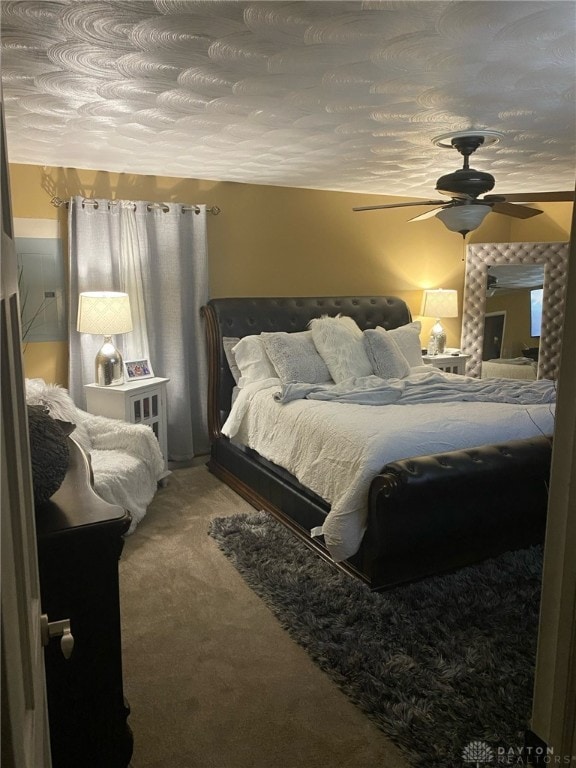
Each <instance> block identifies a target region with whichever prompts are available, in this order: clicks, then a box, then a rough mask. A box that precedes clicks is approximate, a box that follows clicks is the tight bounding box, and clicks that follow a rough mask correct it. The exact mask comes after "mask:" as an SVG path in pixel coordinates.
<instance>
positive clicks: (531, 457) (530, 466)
mask: <svg viewBox="0 0 576 768" xmlns="http://www.w3.org/2000/svg"><path fill="white" fill-rule="evenodd" d="M551 455H552V440H551V438H549V437H544V436H541V437H534V438H527V439H523V440H511V441H509V442H507V443H503V444H499V445H483V446H479V447H477V448H470V449H465V450H459V451H450V452H447V453H440V454H432V455H428V456H419V457H416V458H410V459H403V460H401V461H394V462H391V463H389V464H387V465H386V466H385V467H384V468H383V470H382V471H381V472H380V473H379V474H378V475H377V476H376V477H375V479H374V480H373V481H372V485H371V488H370V494H369V510H368V530H367V532H366V535H365V537H364V541H363V543H362V547H361V549H360V551H359V552H358V554H357V555H355V556H354V557H353V558H352V559H351V560H349V561H347V562H345V563H342V564H339V567H341V568H343V569H344V570H346V571H348V572H349V573H352V574H353V575H354V576H356V577H360V578H362V579H363V580H364V581H366V582H367V583H368V584H369V585H370V587H371V588H372V589H375V590H382V589H387V588H390V587H393V586H396V585H398V584H403V583H406V582H410V581H415V580H417V579H421V578H425V577H427V576H431V575H434V574H438V573H444V572H447V571H450V570H454V569H456V568H461V567H462V566H465V565H471V564H473V563H477V562H480V561H481V560H484V559H486V558H488V557H495V556H496V555H499V554H502V553H503V552H507V551H509V550H513V549H521V548H524V547H528V546H531V545H533V544H538V543H540V542H542V541H543V540H544V531H545V526H546V508H547V501H548V479H549V474H550V460H551ZM209 468H210V471H211V472H213V473H214V474H215V475H217V476H218V477H219V478H220V479H222V480H223V481H224V482H226V483H227V484H228V485H230V487H232V488H233V489H234V490H235V491H236V492H237V493H239V494H240V495H241V496H243V497H244V498H245V499H246V500H247V501H248V502H249V503H251V504H252V505H253V506H254V507H256V508H258V509H265V510H268V511H269V512H271V513H272V514H274V515H275V516H276V517H278V518H279V519H280V520H281V521H282V522H283V523H284V524H285V525H288V527H290V528H291V529H292V530H293V531H294V533H295V534H296V535H298V536H299V537H300V538H301V539H302V540H303V541H304V542H305V543H306V545H307V546H309V547H311V548H312V549H314V550H315V551H316V552H317V553H318V554H319V555H321V556H322V557H324V558H325V559H327V560H331V558H330V556H329V554H328V552H327V550H326V549H325V547H324V546H323V545H322V542H321V540H318V539H312V538H311V537H310V534H309V531H310V529H311V528H313V527H315V526H319V525H322V523H323V521H324V518H325V517H326V515H327V514H328V511H329V509H330V507H329V505H328V504H327V503H326V502H325V501H323V500H322V499H321V498H320V497H319V496H317V495H316V494H313V493H312V492H311V491H309V490H308V489H307V488H305V487H304V486H302V485H301V484H300V483H298V481H297V480H296V479H295V478H294V477H293V475H291V474H290V473H288V472H286V470H283V469H282V468H281V467H278V466H276V465H275V464H273V463H272V462H270V461H267V460H266V459H263V458H262V457H261V456H259V455H258V454H257V453H256V452H255V451H252V450H250V449H249V448H246V447H245V446H237V445H234V444H233V443H231V442H230V441H229V440H228V439H227V438H223V437H221V438H219V439H218V440H216V441H215V442H214V443H213V444H212V456H211V459H210V462H209Z"/></svg>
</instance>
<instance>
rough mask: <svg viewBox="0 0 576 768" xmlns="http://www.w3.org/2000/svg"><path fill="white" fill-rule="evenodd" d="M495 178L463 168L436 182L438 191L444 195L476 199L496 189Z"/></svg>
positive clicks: (483, 172) (482, 172)
mask: <svg viewBox="0 0 576 768" xmlns="http://www.w3.org/2000/svg"><path fill="white" fill-rule="evenodd" d="M495 183H496V182H495V179H494V176H492V175H491V174H489V173H486V172H485V171H476V170H474V168H461V169H460V170H458V171H454V172H453V173H447V174H446V175H445V176H441V177H440V178H439V179H438V181H437V182H436V189H437V190H438V192H440V194H442V195H450V196H451V197H464V198H466V197H467V198H472V199H476V198H477V197H478V195H483V194H484V193H485V192H489V191H490V190H491V189H493V188H494V184H495Z"/></svg>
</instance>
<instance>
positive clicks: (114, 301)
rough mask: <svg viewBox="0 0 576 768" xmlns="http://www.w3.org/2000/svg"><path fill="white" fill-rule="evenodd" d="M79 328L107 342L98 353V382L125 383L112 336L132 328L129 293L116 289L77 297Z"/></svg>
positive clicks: (96, 366) (96, 365) (96, 364)
mask: <svg viewBox="0 0 576 768" xmlns="http://www.w3.org/2000/svg"><path fill="white" fill-rule="evenodd" d="M76 328H77V330H78V331H79V332H80V333H92V334H101V335H102V336H104V343H103V344H102V346H101V347H100V349H99V350H98V354H97V355H96V361H95V374H96V384H98V385H99V386H101V387H108V386H114V385H117V384H122V383H123V382H124V371H123V369H122V355H121V354H120V352H119V351H118V350H117V349H116V347H115V346H114V343H113V341H112V336H113V335H114V334H117V333H128V332H129V331H131V330H132V315H131V313H130V299H129V298H128V294H127V293H117V292H114V291H88V292H86V293H81V294H80V297H79V300H78V321H77V324H76Z"/></svg>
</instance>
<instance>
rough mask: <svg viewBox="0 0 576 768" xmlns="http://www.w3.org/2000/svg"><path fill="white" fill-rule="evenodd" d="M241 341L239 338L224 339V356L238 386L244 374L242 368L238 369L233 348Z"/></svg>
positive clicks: (228, 337)
mask: <svg viewBox="0 0 576 768" xmlns="http://www.w3.org/2000/svg"><path fill="white" fill-rule="evenodd" d="M239 341H240V339H239V338H238V336H223V337H222V346H223V347H224V355H225V356H226V360H227V361H228V367H229V368H230V370H231V372H232V376H234V381H235V382H236V384H238V382H239V381H240V376H241V375H242V374H241V373H240V368H238V364H237V362H236V358H235V357H234V352H232V347H235V346H236V344H238V342H239Z"/></svg>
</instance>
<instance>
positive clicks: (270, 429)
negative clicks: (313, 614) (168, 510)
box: [222, 369, 554, 562]
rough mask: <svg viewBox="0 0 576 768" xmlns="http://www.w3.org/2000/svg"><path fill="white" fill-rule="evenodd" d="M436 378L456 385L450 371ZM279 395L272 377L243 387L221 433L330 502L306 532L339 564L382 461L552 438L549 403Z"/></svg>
mask: <svg viewBox="0 0 576 768" xmlns="http://www.w3.org/2000/svg"><path fill="white" fill-rule="evenodd" d="M428 371H429V369H428ZM441 376H442V377H444V378H453V379H456V380H459V381H460V382H462V377H460V376H456V375H455V374H448V373H442V374H441ZM408 380H409V382H417V381H419V380H427V381H428V382H429V381H430V374H429V372H427V373H413V374H411V376H410V377H408ZM404 381H407V380H404ZM526 383H527V382H518V383H517V386H520V387H521V386H523V385H524V384H526ZM281 391H282V388H281V385H280V381H279V380H278V379H266V380H264V381H260V382H258V383H256V384H251V385H249V386H247V387H245V388H242V389H241V390H240V392H239V395H238V397H237V398H236V401H235V403H234V406H233V408H232V411H231V413H230V416H229V418H228V419H227V421H226V423H225V424H224V427H223V430H222V431H223V433H224V434H225V435H227V436H228V437H230V438H232V439H234V440H236V441H238V442H240V443H243V444H245V445H249V446H250V447H251V448H253V449H254V450H256V451H258V453H260V455H262V456H264V457H265V458H267V459H269V460H270V461H273V462H274V463H276V464H278V465H280V466H282V467H284V468H285V469H287V470H288V471H289V472H291V473H292V474H294V475H295V476H296V477H297V478H298V480H299V481H300V482H301V483H303V484H304V485H305V486H306V487H308V488H310V489H311V490H312V491H314V492H315V493H317V494H318V495H319V496H321V497H322V498H323V499H325V500H326V501H327V502H329V503H330V505H331V511H330V513H329V514H328V516H327V518H326V520H325V522H324V525H323V526H322V527H321V528H320V529H314V530H313V531H311V534H312V535H313V536H316V535H320V534H322V535H323V536H324V541H325V543H326V546H327V547H328V550H329V552H330V554H331V556H332V558H333V559H334V560H335V561H337V562H338V561H340V560H345V559H347V558H349V557H351V556H352V555H353V554H355V553H356V552H357V551H358V548H359V546H360V543H361V541H362V537H363V535H364V531H365V528H366V515H367V502H368V490H369V487H370V483H371V481H372V479H373V478H374V477H375V476H376V475H377V474H378V472H379V471H380V470H381V469H382V467H383V466H384V465H385V464H386V463H388V462H390V461H395V460H397V459H402V458H407V457H410V456H421V455H426V454H430V453H438V452H443V451H451V450H457V449H460V448H470V447H474V446H477V445H483V444H491V443H498V442H503V441H506V440H510V439H515V438H523V437H531V436H533V435H539V434H551V433H552V431H553V427H554V405H553V404H552V403H539V404H536V405H527V404H516V403H513V404H511V403H503V402H462V401H455V402H423V403H417V404H410V405H401V404H397V403H391V404H388V405H357V404H352V403H349V402H345V403H343V402H329V401H323V400H315V399H295V400H292V401H291V402H288V403H279V402H277V401H276V400H275V397H274V395H276V397H278V396H279V395H280V393H281Z"/></svg>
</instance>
